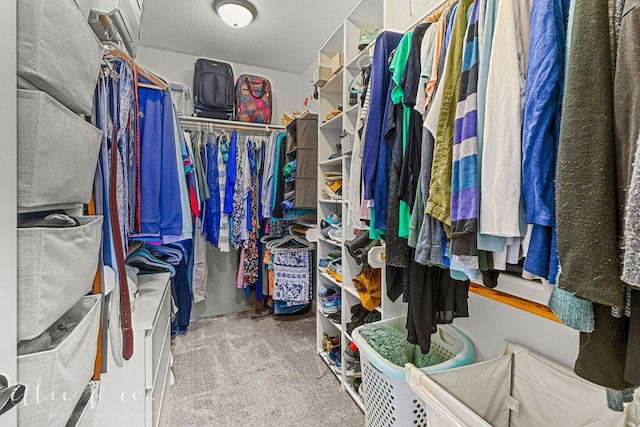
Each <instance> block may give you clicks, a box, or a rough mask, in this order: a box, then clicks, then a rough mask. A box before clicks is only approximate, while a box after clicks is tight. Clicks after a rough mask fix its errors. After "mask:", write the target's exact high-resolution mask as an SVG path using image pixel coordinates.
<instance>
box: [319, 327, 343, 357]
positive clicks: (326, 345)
mask: <svg viewBox="0 0 640 427" xmlns="http://www.w3.org/2000/svg"><path fill="white" fill-rule="evenodd" d="M337 345H340V337H338V336H329V335H327V333H326V332H325V333H323V334H322V349H323V350H324V351H326V352H329V350H331V349H332V348H333V347H335V346H337Z"/></svg>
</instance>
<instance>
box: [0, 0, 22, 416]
mask: <svg viewBox="0 0 640 427" xmlns="http://www.w3.org/2000/svg"><path fill="white" fill-rule="evenodd" d="M0 26H1V27H2V29H3V33H4V36H3V37H2V38H0V49H1V50H2V52H4V54H5V55H6V58H4V60H3V62H4V63H3V66H2V67H1V68H0V99H2V107H1V108H2V109H1V111H2V114H0V135H1V139H2V141H3V146H2V150H0V194H2V203H3V205H2V209H0V235H2V245H0V271H2V291H1V292H0V296H1V298H0V325H2V328H0V342H2V345H1V346H0V374H2V375H5V376H6V377H7V380H8V381H9V385H10V386H12V385H14V384H16V383H17V381H16V370H17V369H16V368H17V364H16V346H15V343H16V342H17V339H18V338H17V329H16V327H17V325H16V309H17V290H18V288H17V241H16V239H17V238H16V218H17V217H16V214H17V208H16V205H17V198H16V169H17V167H16V163H17V162H16V158H17V154H16V151H17V147H16V140H17V130H16V129H17V128H16V126H17V118H16V117H17V110H16V1H15V0H9V1H3V2H2V3H1V4H0ZM0 424H2V425H3V426H7V427H12V426H15V425H16V409H12V410H11V411H9V412H7V413H5V414H3V415H2V418H1V421H0Z"/></svg>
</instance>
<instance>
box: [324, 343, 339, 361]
mask: <svg viewBox="0 0 640 427" xmlns="http://www.w3.org/2000/svg"><path fill="white" fill-rule="evenodd" d="M341 353H342V349H341V348H340V345H334V346H333V347H331V349H330V350H329V352H328V353H327V358H328V359H329V364H330V365H335V364H336V360H338V359H340V358H341Z"/></svg>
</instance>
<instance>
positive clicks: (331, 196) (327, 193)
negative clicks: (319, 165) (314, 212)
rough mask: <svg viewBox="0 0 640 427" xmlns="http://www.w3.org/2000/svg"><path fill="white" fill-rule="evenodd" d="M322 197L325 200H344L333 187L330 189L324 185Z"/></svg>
mask: <svg viewBox="0 0 640 427" xmlns="http://www.w3.org/2000/svg"><path fill="white" fill-rule="evenodd" d="M322 195H323V196H324V199H325V200H340V199H342V195H341V194H336V193H335V192H334V191H333V190H332V189H331V187H329V186H328V185H327V184H324V185H323V186H322Z"/></svg>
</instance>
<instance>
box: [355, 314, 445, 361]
mask: <svg viewBox="0 0 640 427" xmlns="http://www.w3.org/2000/svg"><path fill="white" fill-rule="evenodd" d="M360 335H362V338H364V339H365V340H366V341H367V343H368V344H369V345H370V346H371V348H373V349H374V350H375V351H376V352H377V353H378V354H379V355H380V356H382V357H384V358H385V359H387V360H388V361H390V362H391V363H393V364H395V365H398V366H402V367H404V365H405V364H406V363H408V362H411V363H413V364H414V365H416V366H417V367H418V368H425V367H427V366H432V365H436V364H438V363H442V359H441V358H440V356H438V354H437V353H436V352H435V351H433V348H432V349H431V350H430V351H429V353H427V354H422V352H421V351H420V347H419V346H417V345H415V344H411V343H409V342H408V341H407V330H406V329H405V328H402V329H399V328H395V327H393V326H389V325H380V326H378V325H375V324H366V325H364V327H363V328H362V331H360Z"/></svg>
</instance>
